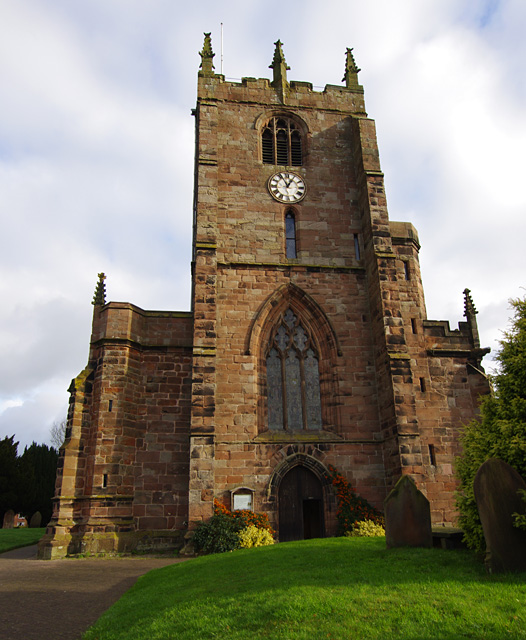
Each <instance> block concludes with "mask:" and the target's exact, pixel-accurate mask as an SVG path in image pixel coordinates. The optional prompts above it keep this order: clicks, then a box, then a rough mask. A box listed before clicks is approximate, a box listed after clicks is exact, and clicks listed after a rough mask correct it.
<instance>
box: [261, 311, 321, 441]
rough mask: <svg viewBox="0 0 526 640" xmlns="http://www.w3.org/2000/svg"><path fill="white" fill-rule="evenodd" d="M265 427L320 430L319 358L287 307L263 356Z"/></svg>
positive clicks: (308, 338)
mask: <svg viewBox="0 0 526 640" xmlns="http://www.w3.org/2000/svg"><path fill="white" fill-rule="evenodd" d="M266 362H267V409H268V428H269V429H271V430H274V431H276V430H282V429H286V430H289V431H298V430H303V429H310V430H319V429H321V428H322V418H321V394H320V373H319V359H318V353H317V350H316V346H315V344H314V341H313V340H312V338H311V336H310V334H309V332H308V330H307V329H306V328H305V327H304V326H303V325H302V324H301V322H300V320H299V318H298V317H297V316H296V315H295V314H294V312H293V311H292V310H291V309H290V308H289V309H287V311H286V312H285V313H284V314H283V315H282V316H281V318H280V321H279V324H278V326H277V328H276V329H275V330H274V332H273V334H272V336H271V339H270V342H269V345H268V349H267V355H266Z"/></svg>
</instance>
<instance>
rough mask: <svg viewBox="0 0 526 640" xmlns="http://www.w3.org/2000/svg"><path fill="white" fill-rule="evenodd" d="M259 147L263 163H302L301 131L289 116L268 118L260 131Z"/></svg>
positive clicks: (293, 164) (288, 164)
mask: <svg viewBox="0 0 526 640" xmlns="http://www.w3.org/2000/svg"><path fill="white" fill-rule="evenodd" d="M261 149H262V154H263V163H264V164H281V165H286V166H296V167H299V166H301V165H302V164H303V150H302V140H301V132H300V130H299V127H298V126H297V125H296V124H295V123H294V122H293V121H292V120H290V119H289V118H283V117H273V118H270V120H269V121H268V122H267V124H266V125H265V126H264V127H263V130H262V132H261Z"/></svg>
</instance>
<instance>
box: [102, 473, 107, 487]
mask: <svg viewBox="0 0 526 640" xmlns="http://www.w3.org/2000/svg"><path fill="white" fill-rule="evenodd" d="M107 486H108V474H107V473H105V474H104V475H103V476H102V488H103V489H106V488H107Z"/></svg>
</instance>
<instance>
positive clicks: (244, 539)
mask: <svg viewBox="0 0 526 640" xmlns="http://www.w3.org/2000/svg"><path fill="white" fill-rule="evenodd" d="M238 537H239V546H240V547H241V549H250V548H252V547H265V546H267V545H269V544H274V538H273V537H272V536H271V534H270V533H269V531H268V530H267V529H258V527H256V526H255V525H253V524H251V525H249V526H248V527H245V528H244V529H241V531H240V532H239V533H238Z"/></svg>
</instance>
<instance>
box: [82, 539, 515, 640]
mask: <svg viewBox="0 0 526 640" xmlns="http://www.w3.org/2000/svg"><path fill="white" fill-rule="evenodd" d="M504 637H512V638H526V574H524V573H522V574H516V575H501V576H488V575H486V573H485V571H484V568H483V566H482V565H481V564H480V563H479V562H478V561H477V559H476V558H475V557H474V556H473V555H472V554H471V553H470V552H468V551H444V550H442V549H393V550H389V551H388V550H387V549H386V548H385V539H383V538H332V539H320V540H305V541H301V542H289V543H282V544H278V545H274V546H270V547H261V548H257V549H247V550H240V551H235V552H233V553H226V554H220V555H213V556H206V557H201V558H196V559H192V560H189V561H188V562H185V563H181V564H177V565H173V566H170V567H165V568H163V569H158V570H156V571H152V572H150V573H149V574H147V575H145V576H143V577H142V578H140V579H139V581H138V582H137V584H136V585H135V586H134V587H133V588H132V589H130V591H128V592H127V593H126V594H125V595H124V596H123V597H122V598H121V599H120V600H119V601H118V602H117V603H116V604H115V605H114V606H113V607H112V608H111V609H109V611H108V612H107V613H106V614H104V615H103V616H102V617H101V618H100V619H99V621H98V622H97V623H96V624H95V625H94V626H93V627H92V628H91V629H90V630H89V631H88V632H87V633H86V635H85V636H84V638H85V640H117V639H122V640H124V639H126V640H138V639H144V640H146V639H148V640H161V639H163V640H164V639H166V640H168V639H170V640H173V639H174V638H177V640H204V639H207V638H228V639H229V640H245V639H246V640H255V639H257V638H271V639H272V640H281V639H283V640H285V639H286V640H292V639H299V638H301V639H304V640H318V639H322V638H332V639H333V640H335V639H340V640H347V639H349V638H353V639H358V638H360V639H364V640H365V639H370V638H382V640H386V639H389V638H397V639H399V638H403V639H404V640H417V639H418V640H422V639H423V638H429V639H431V638H437V639H438V638H440V639H441V640H449V639H451V640H458V639H459V638H485V639H486V640H491V639H499V640H501V639H502V638H504Z"/></svg>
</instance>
